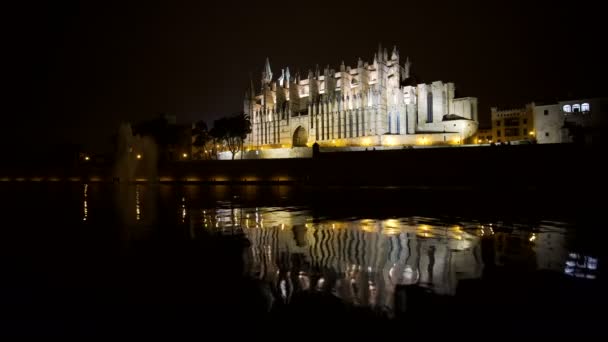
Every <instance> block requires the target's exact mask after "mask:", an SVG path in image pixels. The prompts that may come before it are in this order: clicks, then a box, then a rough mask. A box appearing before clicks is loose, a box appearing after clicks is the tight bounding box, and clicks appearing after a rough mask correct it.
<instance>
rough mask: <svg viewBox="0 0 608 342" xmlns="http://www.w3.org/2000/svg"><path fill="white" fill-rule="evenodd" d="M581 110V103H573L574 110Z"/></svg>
mask: <svg viewBox="0 0 608 342" xmlns="http://www.w3.org/2000/svg"><path fill="white" fill-rule="evenodd" d="M580 111H581V105H580V104H578V103H577V104H574V105H572V112H574V113H578V112H580Z"/></svg>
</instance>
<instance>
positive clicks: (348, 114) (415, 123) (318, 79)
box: [244, 48, 478, 149]
mask: <svg viewBox="0 0 608 342" xmlns="http://www.w3.org/2000/svg"><path fill="white" fill-rule="evenodd" d="M399 58H400V57H399V52H398V51H397V49H396V48H394V49H393V51H392V53H391V54H390V55H389V54H388V52H387V50H386V49H384V50H383V49H382V48H379V49H378V53H377V54H375V55H374V58H373V62H372V63H371V64H368V63H367V62H365V63H364V62H363V61H362V60H361V59H359V61H358V62H357V65H356V66H355V67H353V68H351V67H350V66H348V67H347V66H345V65H344V63H342V64H341V65H340V67H339V69H338V70H334V69H330V68H329V66H327V67H326V68H325V69H324V70H319V68H318V67H317V69H316V70H315V71H314V72H313V71H312V70H311V71H309V72H308V75H307V76H304V77H300V75H299V74H298V73H296V74H295V77H292V75H291V74H290V71H289V68H286V69H282V70H281V76H280V77H279V78H278V79H273V77H272V76H273V73H272V70H271V68H270V63H269V61H268V60H266V65H265V67H264V71H263V73H262V83H261V89H260V90H259V91H258V90H256V89H255V88H254V85H253V84H251V89H250V90H249V91H248V92H247V94H246V96H245V103H244V110H245V113H246V114H248V115H249V116H250V117H251V120H252V133H251V134H250V135H249V136H248V138H247V141H246V143H247V145H249V147H250V148H254V149H257V148H259V147H261V146H268V147H273V148H276V147H292V146H306V145H308V146H310V144H312V143H314V142H318V143H319V144H320V145H325V146H380V145H386V146H394V145H413V144H425V145H427V144H433V143H439V144H446V143H447V144H453V143H460V142H461V141H462V140H464V139H466V138H467V137H469V136H471V135H473V134H474V133H475V132H476V131H477V123H478V118H477V99H476V98H474V97H465V98H456V97H455V87H454V84H453V83H443V82H441V81H436V82H432V83H430V84H425V83H420V84H418V83H417V82H416V80H415V78H414V77H413V76H412V75H411V74H410V65H411V64H410V61H409V59H407V60H406V62H405V64H404V65H403V66H402V65H400V64H399V63H400V61H399Z"/></svg>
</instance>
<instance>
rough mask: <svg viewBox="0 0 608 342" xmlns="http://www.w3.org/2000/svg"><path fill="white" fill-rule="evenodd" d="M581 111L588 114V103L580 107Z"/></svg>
mask: <svg viewBox="0 0 608 342" xmlns="http://www.w3.org/2000/svg"><path fill="white" fill-rule="evenodd" d="M581 110H582V111H583V112H588V111H589V110H590V108H589V104H588V103H583V106H582V108H581Z"/></svg>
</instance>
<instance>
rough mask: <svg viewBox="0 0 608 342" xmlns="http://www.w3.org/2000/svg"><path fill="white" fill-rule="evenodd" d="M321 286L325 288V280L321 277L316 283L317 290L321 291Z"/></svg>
mask: <svg viewBox="0 0 608 342" xmlns="http://www.w3.org/2000/svg"><path fill="white" fill-rule="evenodd" d="M323 286H325V278H323V277H321V278H319V280H318V281H317V290H322V289H323Z"/></svg>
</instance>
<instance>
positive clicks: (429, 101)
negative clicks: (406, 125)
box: [426, 91, 433, 123]
mask: <svg viewBox="0 0 608 342" xmlns="http://www.w3.org/2000/svg"><path fill="white" fill-rule="evenodd" d="M426 122H427V123H431V122H433V93H432V92H430V91H429V92H428V93H427V95H426Z"/></svg>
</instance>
